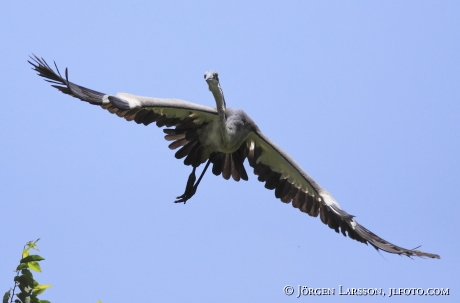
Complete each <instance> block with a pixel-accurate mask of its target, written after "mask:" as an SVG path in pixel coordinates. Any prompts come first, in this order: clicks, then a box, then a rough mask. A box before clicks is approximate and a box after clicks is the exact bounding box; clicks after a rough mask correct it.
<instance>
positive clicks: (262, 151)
mask: <svg viewBox="0 0 460 303" xmlns="http://www.w3.org/2000/svg"><path fill="white" fill-rule="evenodd" d="M30 58H31V59H32V61H28V62H29V63H30V64H31V65H32V66H33V69H34V70H35V71H37V72H38V75H39V76H41V77H43V78H45V80H46V81H48V82H50V83H52V86H53V87H55V88H57V89H58V90H60V91H61V92H63V93H65V94H68V95H70V96H72V97H75V98H78V99H80V100H82V101H86V102H88V103H90V104H93V105H98V106H100V107H102V108H103V109H105V110H107V111H109V112H110V113H112V114H116V115H117V116H119V117H122V118H125V119H126V120H127V121H135V122H136V123H138V124H144V125H149V124H150V123H153V122H156V125H157V126H158V127H163V126H166V127H167V128H166V129H164V130H163V131H164V133H165V134H166V136H165V139H166V140H168V141H172V143H171V144H169V148H170V149H177V148H179V150H178V151H177V152H176V154H175V157H176V158H177V159H182V158H185V159H184V164H185V165H189V166H192V172H191V174H190V175H189V177H188V180H187V183H186V187H185V191H184V193H183V194H182V195H180V196H178V197H177V200H176V201H175V202H183V203H185V202H187V200H189V199H190V198H191V197H192V196H193V195H194V194H195V193H196V190H197V188H198V184H199V183H200V181H201V179H202V177H203V175H204V174H205V172H206V170H207V169H208V167H209V165H210V164H212V165H213V166H212V172H213V174H214V175H216V176H218V175H220V174H221V175H222V177H223V178H224V179H226V180H228V179H230V177H232V178H233V179H234V180H235V181H239V180H241V179H242V180H248V175H247V173H246V170H245V167H244V165H243V163H244V161H245V160H246V159H247V160H248V162H249V165H250V166H251V167H252V168H253V169H254V174H255V175H257V176H258V180H259V181H261V182H265V188H267V189H270V190H273V189H274V190H275V197H276V198H278V199H280V200H281V201H282V202H284V203H290V202H292V203H291V204H292V206H293V207H295V208H298V209H299V210H300V211H302V212H304V213H307V214H308V215H310V216H313V217H317V216H319V217H320V219H321V221H322V222H323V223H324V224H326V225H327V226H329V227H330V228H331V229H333V230H335V231H336V232H337V233H339V232H341V233H342V234H343V235H344V236H347V235H348V237H350V238H351V239H354V240H357V241H359V242H362V243H365V244H368V243H369V244H371V245H372V246H373V247H374V248H375V249H377V250H383V251H386V252H388V253H393V254H398V255H405V256H408V257H412V256H418V257H429V258H436V259H439V258H440V257H439V255H436V254H431V253H426V252H423V251H420V250H418V249H405V248H402V247H400V246H397V245H394V244H392V243H390V242H388V241H386V240H384V239H382V238H381V237H379V236H377V235H376V234H374V233H372V232H371V231H369V230H368V229H366V228H365V227H364V226H362V225H360V224H359V223H358V222H357V221H356V220H355V219H354V216H352V215H350V214H348V213H347V212H345V211H344V210H343V209H342V208H341V207H340V205H339V204H338V203H337V201H336V200H335V199H334V198H333V197H332V195H331V194H330V193H329V192H327V191H326V190H325V189H324V188H322V187H321V186H320V185H319V184H318V183H316V182H315V180H313V179H312V178H311V177H310V176H309V175H308V174H307V173H306V172H305V171H304V170H303V169H302V168H301V167H300V166H299V165H298V164H297V163H296V162H295V161H294V160H293V159H292V158H291V157H290V156H289V155H288V154H287V153H286V152H284V151H283V150H282V149H281V148H279V147H278V146H276V145H275V144H274V143H273V142H272V141H271V140H270V139H268V138H267V137H266V136H265V135H264V134H263V133H262V132H261V131H260V130H259V128H258V127H257V125H256V124H255V123H254V121H253V120H252V119H251V118H250V117H249V116H248V115H247V114H246V113H245V112H244V111H242V110H240V109H231V108H227V107H226V103H225V98H224V94H223V91H222V88H221V85H220V82H219V76H218V73H217V72H215V71H209V72H206V73H205V74H204V78H205V80H206V82H207V84H208V87H209V90H210V91H211V93H212V94H213V96H214V99H215V102H216V106H217V107H216V108H211V107H207V106H203V105H199V104H194V103H191V102H187V101H183V100H179V99H166V98H150V97H142V96H136V95H132V94H127V93H118V94H117V95H110V94H104V93H101V92H98V91H95V90H92V89H88V88H86V87H83V86H79V85H77V84H74V83H72V82H70V81H69V76H68V70H67V68H66V70H65V77H63V76H62V75H61V74H60V72H59V69H58V67H57V65H56V63H55V64H54V65H55V68H56V71H54V70H53V69H52V68H51V67H50V66H49V65H48V64H47V63H46V61H45V60H44V59H43V58H39V57H37V56H35V55H33V57H32V56H31V57H30ZM203 163H206V164H205V167H204V168H203V171H202V173H201V175H200V177H199V178H198V180H197V179H196V175H195V170H196V168H197V167H198V166H200V165H201V164H203Z"/></svg>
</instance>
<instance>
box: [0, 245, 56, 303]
mask: <svg viewBox="0 0 460 303" xmlns="http://www.w3.org/2000/svg"><path fill="white" fill-rule="evenodd" d="M38 240H40V239H37V240H35V241H29V242H27V243H26V245H24V249H23V250H22V255H21V260H20V261H19V265H18V267H17V268H16V273H17V274H16V276H15V277H14V287H13V288H12V289H10V290H8V291H7V292H6V293H5V294H4V295H3V303H13V302H14V303H50V301H47V300H39V299H38V295H40V294H41V293H43V292H44V291H45V290H46V289H47V288H50V287H51V285H49V284H39V283H38V282H37V281H36V280H35V279H34V277H33V275H32V272H31V271H30V270H32V271H35V272H41V271H42V270H41V268H40V264H39V263H38V262H40V261H42V260H45V259H44V258H42V257H41V256H39V255H31V254H30V250H31V249H33V250H37V251H38V248H37V242H38ZM16 288H19V291H20V292H19V293H17V294H15V291H16ZM15 295H16V297H17V299H14V296H15ZM13 300H14V301H13Z"/></svg>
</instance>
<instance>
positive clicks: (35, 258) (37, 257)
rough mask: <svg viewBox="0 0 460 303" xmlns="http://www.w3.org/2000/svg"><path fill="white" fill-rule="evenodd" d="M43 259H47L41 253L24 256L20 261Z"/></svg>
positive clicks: (27, 261)
mask: <svg viewBox="0 0 460 303" xmlns="http://www.w3.org/2000/svg"><path fill="white" fill-rule="evenodd" d="M41 260H45V259H44V258H42V257H41V256H39V255H30V256H27V257H25V258H22V259H21V261H19V262H20V263H29V262H32V261H41Z"/></svg>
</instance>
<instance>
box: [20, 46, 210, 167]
mask: <svg viewBox="0 0 460 303" xmlns="http://www.w3.org/2000/svg"><path fill="white" fill-rule="evenodd" d="M31 59H32V61H29V63H30V64H32V66H33V69H34V70H35V71H37V72H38V74H39V75H40V76H42V77H43V78H45V80H46V81H47V82H50V83H52V86H53V87H55V88H57V89H58V90H60V91H61V92H63V93H64V94H67V95H70V96H72V97H75V98H78V99H80V100H82V101H86V102H88V103H90V104H94V105H99V106H100V107H102V108H103V109H106V110H108V111H109V112H110V113H112V114H116V115H117V116H119V117H122V118H125V119H126V120H127V121H135V122H136V123H138V124H144V125H149V124H150V123H152V122H156V125H157V126H158V127H163V126H166V127H174V128H173V129H164V130H163V131H164V132H165V133H166V136H165V139H166V140H168V141H173V142H172V143H171V144H170V145H169V148H170V149H177V148H179V147H180V149H179V150H178V151H177V152H176V154H175V156H176V158H178V159H181V158H185V160H184V164H186V165H193V166H198V165H200V164H201V163H203V162H204V161H206V159H207V158H208V157H209V150H208V151H207V150H205V149H204V148H203V146H202V142H200V140H199V135H200V132H201V130H202V128H203V127H206V125H208V124H210V123H214V122H215V121H216V119H217V111H216V109H214V108H211V107H207V106H203V105H199V104H194V103H191V102H187V101H183V100H179V99H166V98H149V97H141V96H135V95H131V94H126V93H118V94H117V95H116V96H113V95H109V94H104V93H101V92H98V91H95V90H92V89H89V88H86V87H83V86H80V85H77V84H75V83H72V82H70V81H69V77H68V70H67V68H66V70H65V78H64V77H63V76H61V74H60V72H59V69H58V68H57V66H56V64H55V66H56V71H54V70H53V69H52V68H51V67H50V66H49V65H48V64H47V63H46V61H45V60H43V58H39V57H37V56H35V55H34V56H33V57H31Z"/></svg>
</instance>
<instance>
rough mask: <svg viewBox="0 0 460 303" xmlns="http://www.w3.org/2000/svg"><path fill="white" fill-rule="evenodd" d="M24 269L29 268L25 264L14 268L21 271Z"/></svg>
mask: <svg viewBox="0 0 460 303" xmlns="http://www.w3.org/2000/svg"><path fill="white" fill-rule="evenodd" d="M24 268H29V266H28V265H27V263H21V264H19V265H18V267H16V270H21V269H24Z"/></svg>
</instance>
